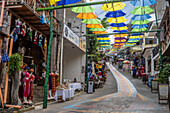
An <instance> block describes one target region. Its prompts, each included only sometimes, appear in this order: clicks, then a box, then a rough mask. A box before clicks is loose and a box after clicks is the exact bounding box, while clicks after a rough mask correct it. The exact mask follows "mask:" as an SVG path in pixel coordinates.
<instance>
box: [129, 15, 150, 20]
mask: <svg viewBox="0 0 170 113" xmlns="http://www.w3.org/2000/svg"><path fill="white" fill-rule="evenodd" d="M150 18H151V16H150V15H149V14H144V15H134V16H133V17H132V20H147V19H150Z"/></svg>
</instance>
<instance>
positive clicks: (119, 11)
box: [105, 10, 126, 18]
mask: <svg viewBox="0 0 170 113" xmlns="http://www.w3.org/2000/svg"><path fill="white" fill-rule="evenodd" d="M125 15H126V13H124V12H123V11H122V10H118V11H114V12H113V11H109V12H108V13H107V14H106V15H105V17H107V18H110V17H114V18H117V17H121V16H125Z"/></svg>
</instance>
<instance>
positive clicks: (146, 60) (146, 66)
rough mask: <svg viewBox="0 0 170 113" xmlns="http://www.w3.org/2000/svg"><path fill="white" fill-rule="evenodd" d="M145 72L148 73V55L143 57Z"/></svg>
mask: <svg viewBox="0 0 170 113" xmlns="http://www.w3.org/2000/svg"><path fill="white" fill-rule="evenodd" d="M145 72H146V74H147V73H148V57H145Z"/></svg>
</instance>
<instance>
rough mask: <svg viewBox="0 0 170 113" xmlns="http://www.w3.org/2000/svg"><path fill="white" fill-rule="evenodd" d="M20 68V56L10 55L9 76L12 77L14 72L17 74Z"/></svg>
mask: <svg viewBox="0 0 170 113" xmlns="http://www.w3.org/2000/svg"><path fill="white" fill-rule="evenodd" d="M21 66H22V56H21V55H19V54H18V53H16V54H12V55H11V56H10V57H9V71H8V74H9V75H13V74H14V72H15V71H17V72H19V71H20V70H21Z"/></svg>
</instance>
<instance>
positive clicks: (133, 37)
mask: <svg viewBox="0 0 170 113" xmlns="http://www.w3.org/2000/svg"><path fill="white" fill-rule="evenodd" d="M142 37H143V36H140V35H139V36H130V37H129V38H132V39H135V38H142Z"/></svg>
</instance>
